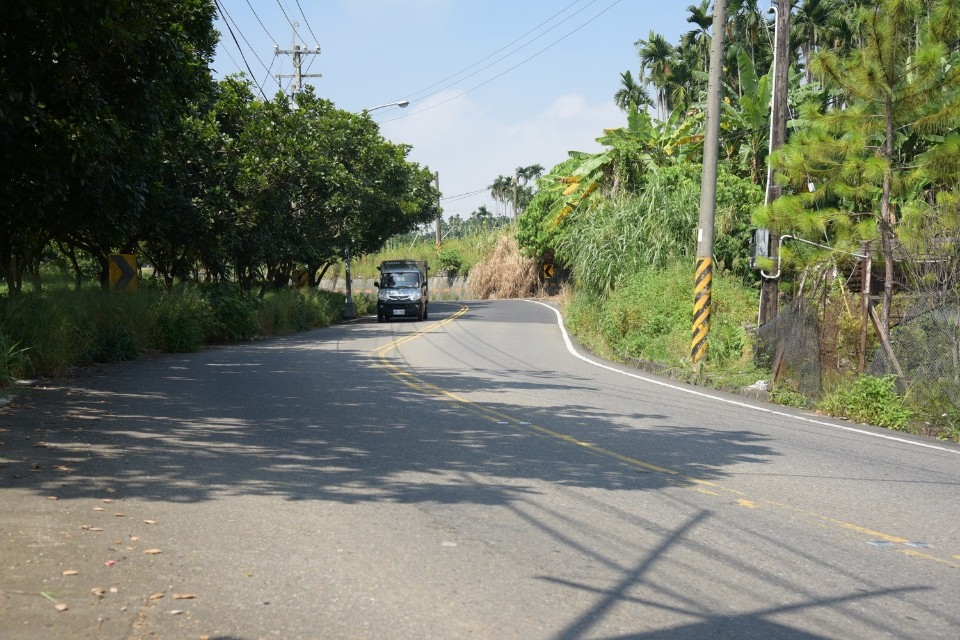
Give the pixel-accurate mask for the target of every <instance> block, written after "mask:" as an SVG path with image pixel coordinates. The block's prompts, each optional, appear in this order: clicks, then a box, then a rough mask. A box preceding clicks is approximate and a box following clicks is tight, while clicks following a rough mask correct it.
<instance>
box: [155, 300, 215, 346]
mask: <svg viewBox="0 0 960 640" xmlns="http://www.w3.org/2000/svg"><path fill="white" fill-rule="evenodd" d="M156 313H157V339H156V345H157V347H158V348H159V349H161V350H162V351H166V352H168V353H189V352H193V351H198V350H199V349H200V347H202V346H203V345H204V341H205V338H206V336H207V335H208V334H210V333H212V331H211V328H212V327H214V326H215V322H214V317H213V310H212V308H211V305H210V302H209V301H208V300H207V298H206V297H205V296H204V295H203V294H202V293H201V292H200V290H199V288H198V287H196V286H192V285H191V286H183V287H177V288H175V289H174V290H172V291H170V292H168V293H165V294H163V295H162V296H161V297H160V299H159V302H158V304H157V308H156Z"/></svg>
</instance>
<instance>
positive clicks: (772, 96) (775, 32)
mask: <svg viewBox="0 0 960 640" xmlns="http://www.w3.org/2000/svg"><path fill="white" fill-rule="evenodd" d="M767 13H768V14H770V15H772V16H773V74H774V75H773V78H774V80H773V83H774V86H776V82H777V80H776V73H777V53H778V52H777V35H778V32H779V30H780V20H779V19H778V18H779V16H778V15H777V7H775V6H771V7H770V8H769V9H767ZM776 93H777V92H776V91H775V90H774V89H771V90H770V143H769V146H768V149H767V193H766V194H765V195H764V199H763V204H765V205H766V206H770V200H771V197H770V196H771V190H770V187H771V183H772V182H773V162H772V158H771V156H772V155H773V125H774V124H775V123H774V120H773V101H774V99H775V98H776Z"/></svg>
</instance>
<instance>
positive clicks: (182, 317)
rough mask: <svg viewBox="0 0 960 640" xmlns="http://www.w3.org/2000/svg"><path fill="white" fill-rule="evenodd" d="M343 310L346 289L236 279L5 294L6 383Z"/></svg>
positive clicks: (280, 328) (307, 321) (307, 324)
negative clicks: (246, 286) (276, 286)
mask: <svg viewBox="0 0 960 640" xmlns="http://www.w3.org/2000/svg"><path fill="white" fill-rule="evenodd" d="M359 304H360V305H361V306H362V305H364V304H366V305H369V304H370V302H369V300H364V299H361V300H360V302H359ZM342 315H343V296H342V295H339V294H335V293H330V292H323V291H318V292H310V293H307V294H304V293H301V292H299V291H296V290H294V289H286V290H283V291H279V292H275V293H271V294H268V295H267V296H266V298H265V299H264V300H259V299H257V298H256V297H254V296H252V295H250V294H247V293H244V292H242V291H241V290H240V289H239V288H238V287H236V286H233V285H222V286H221V285H203V286H200V285H183V286H178V287H176V288H174V289H173V290H171V291H160V290H154V289H149V288H141V290H140V291H138V292H136V293H128V294H115V293H114V294H111V293H105V292H103V291H100V290H99V289H97V290H94V289H88V290H83V291H79V292H74V291H68V290H64V289H60V290H55V291H50V292H47V293H42V294H38V293H29V294H23V295H19V296H13V297H0V384H4V383H9V381H10V380H12V379H15V378H18V377H23V376H29V375H36V374H39V375H46V376H56V375H60V374H62V373H64V372H65V371H67V370H69V369H71V368H73V367H78V366H84V365H89V364H93V363H98V362H119V361H123V360H132V359H135V358H137V357H140V356H141V355H143V354H144V353H147V352H150V351H165V352H190V351H196V350H198V349H201V348H202V347H203V346H204V345H207V344H211V343H222V342H241V341H245V340H250V339H253V338H255V337H258V336H271V335H282V334H286V333H291V332H294V331H302V330H304V329H310V328H314V327H323V326H327V325H329V324H332V323H333V322H335V321H337V320H339V319H340V318H342Z"/></svg>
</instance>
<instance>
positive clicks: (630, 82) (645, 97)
mask: <svg viewBox="0 0 960 640" xmlns="http://www.w3.org/2000/svg"><path fill="white" fill-rule="evenodd" d="M613 101H614V102H615V103H617V106H618V107H620V109H621V110H623V111H629V110H630V105H631V104H634V105H636V107H637V108H638V109H643V108H645V107H652V106H653V100H651V99H650V94H649V93H647V89H646V87H644V86H643V85H642V84H637V83H636V82H635V81H634V79H633V74H632V73H630V70H629V69H628V70H627V71H624V72H623V73H621V74H620V88H619V89H618V90H617V92H616V93H615V94H613Z"/></svg>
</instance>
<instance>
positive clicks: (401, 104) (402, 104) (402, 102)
mask: <svg viewBox="0 0 960 640" xmlns="http://www.w3.org/2000/svg"><path fill="white" fill-rule="evenodd" d="M408 104H410V101H409V100H397V101H396V102H388V103H387V104H381V105H377V106H376V107H370V108H369V109H364V110H363V112H364V113H370V112H371V111H376V110H377V109H385V108H386V107H400V108H401V109H403V108H404V107H406V106H407V105H408Z"/></svg>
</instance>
